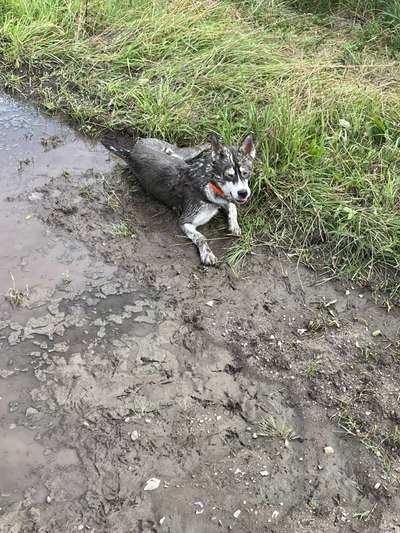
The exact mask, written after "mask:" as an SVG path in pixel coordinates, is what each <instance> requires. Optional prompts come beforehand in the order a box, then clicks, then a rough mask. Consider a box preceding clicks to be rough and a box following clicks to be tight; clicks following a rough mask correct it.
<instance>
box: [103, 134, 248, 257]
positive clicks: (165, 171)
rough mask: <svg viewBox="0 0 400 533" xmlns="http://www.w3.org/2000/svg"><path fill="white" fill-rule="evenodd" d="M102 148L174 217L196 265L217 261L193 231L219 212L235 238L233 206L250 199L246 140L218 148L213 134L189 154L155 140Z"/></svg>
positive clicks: (190, 149)
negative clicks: (125, 165) (194, 254)
mask: <svg viewBox="0 0 400 533" xmlns="http://www.w3.org/2000/svg"><path fill="white" fill-rule="evenodd" d="M103 144H104V145H105V146H106V147H107V148H108V149H109V150H110V151H112V152H114V153H115V154H116V155H118V156H119V157H121V158H122V159H124V160H125V161H126V162H127V163H128V165H129V168H130V170H131V172H132V173H133V174H134V176H135V177H136V178H137V180H138V181H139V183H140V184H141V186H142V187H143V189H144V190H145V191H146V192H148V193H149V194H150V195H151V196H153V197H154V198H155V199H157V200H159V201H160V202H162V203H164V204H165V205H167V206H168V207H170V208H172V209H173V210H175V211H176V212H177V213H178V214H179V225H180V227H181V229H182V231H183V232H184V233H185V235H186V236H187V237H188V238H189V239H190V240H191V241H192V242H193V243H194V244H195V245H196V246H197V248H198V251H199V254H200V259H201V262H202V263H203V264H204V265H215V264H216V263H217V258H216V257H215V255H214V254H213V253H212V251H211V249H210V247H209V245H208V243H207V241H206V238H205V237H204V235H202V234H201V233H200V232H199V231H197V227H198V226H202V225H203V224H206V223H207V222H209V220H211V218H213V217H214V216H215V215H216V214H217V212H218V211H219V210H220V209H223V210H224V211H225V212H226V214H227V218H228V229H229V231H230V233H231V234H233V235H237V236H238V235H240V233H241V230H240V227H239V224H238V220H237V208H236V206H237V205H242V204H245V203H246V202H247V200H248V199H249V197H250V188H249V179H250V177H251V174H252V170H253V163H254V159H255V156H256V150H255V146H254V142H253V138H252V136H251V135H248V136H247V137H246V138H245V139H244V141H243V143H242V144H241V146H239V147H234V146H227V145H224V144H223V143H222V142H221V141H220V139H219V138H218V136H217V135H214V134H213V135H212V136H211V138H210V144H208V145H202V146H197V147H193V148H178V147H176V146H174V145H171V144H169V143H166V142H163V141H160V140H158V139H139V140H137V141H136V143H135V145H134V147H133V148H132V149H131V150H126V149H125V148H122V147H118V146H115V145H114V144H112V143H109V142H104V143H103Z"/></svg>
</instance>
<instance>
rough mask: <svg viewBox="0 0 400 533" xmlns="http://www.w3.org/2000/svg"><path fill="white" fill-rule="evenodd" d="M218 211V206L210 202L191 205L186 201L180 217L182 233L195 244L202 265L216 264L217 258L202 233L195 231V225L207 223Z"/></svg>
mask: <svg viewBox="0 0 400 533" xmlns="http://www.w3.org/2000/svg"><path fill="white" fill-rule="evenodd" d="M217 212H218V206H212V205H210V204H208V203H207V204H205V203H203V204H200V205H198V204H197V205H193V204H192V203H190V202H188V203H187V204H186V206H185V209H184V212H183V215H182V217H181V219H180V226H181V229H182V231H183V233H184V234H185V235H186V236H187V237H188V238H189V239H190V240H191V241H192V242H193V243H194V244H195V245H196V246H197V249H198V250H199V254H200V259H201V262H202V263H203V265H216V264H217V262H218V259H217V258H216V257H215V255H214V254H213V253H212V251H211V249H210V247H209V246H208V244H207V240H206V238H205V237H204V235H203V234H202V233H200V232H199V231H197V229H196V228H197V226H202V225H203V224H207V222H208V221H209V220H211V219H212V217H213V216H214V215H216V213H217Z"/></svg>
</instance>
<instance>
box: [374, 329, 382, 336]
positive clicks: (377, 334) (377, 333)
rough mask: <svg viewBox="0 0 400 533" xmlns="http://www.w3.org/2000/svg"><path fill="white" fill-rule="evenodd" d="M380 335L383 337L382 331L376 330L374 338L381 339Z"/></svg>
mask: <svg viewBox="0 0 400 533" xmlns="http://www.w3.org/2000/svg"><path fill="white" fill-rule="evenodd" d="M380 335H382V331H381V330H380V329H376V330H375V331H373V332H372V336H373V337H379V336H380Z"/></svg>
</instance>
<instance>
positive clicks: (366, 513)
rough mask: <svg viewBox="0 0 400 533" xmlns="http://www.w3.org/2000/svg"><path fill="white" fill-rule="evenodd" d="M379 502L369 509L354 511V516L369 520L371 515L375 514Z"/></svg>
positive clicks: (363, 520) (365, 520) (364, 520)
mask: <svg viewBox="0 0 400 533" xmlns="http://www.w3.org/2000/svg"><path fill="white" fill-rule="evenodd" d="M376 506H377V504H375V505H374V506H373V507H372V508H371V509H369V510H368V511H363V512H361V513H354V514H353V518H356V519H357V520H361V521H362V522H368V521H369V519H370V518H371V516H372V515H373V513H374V511H375V509H376Z"/></svg>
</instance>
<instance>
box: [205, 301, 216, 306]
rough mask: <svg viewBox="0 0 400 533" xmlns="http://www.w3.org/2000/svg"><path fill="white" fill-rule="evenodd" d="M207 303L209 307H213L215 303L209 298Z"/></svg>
mask: <svg viewBox="0 0 400 533" xmlns="http://www.w3.org/2000/svg"><path fill="white" fill-rule="evenodd" d="M206 305H208V307H212V306H213V305H214V300H209V301H208V302H206Z"/></svg>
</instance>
